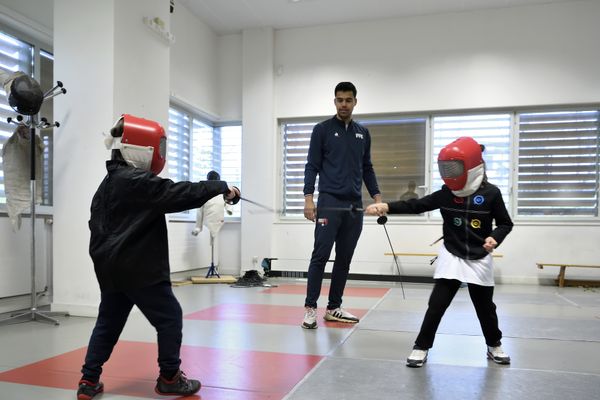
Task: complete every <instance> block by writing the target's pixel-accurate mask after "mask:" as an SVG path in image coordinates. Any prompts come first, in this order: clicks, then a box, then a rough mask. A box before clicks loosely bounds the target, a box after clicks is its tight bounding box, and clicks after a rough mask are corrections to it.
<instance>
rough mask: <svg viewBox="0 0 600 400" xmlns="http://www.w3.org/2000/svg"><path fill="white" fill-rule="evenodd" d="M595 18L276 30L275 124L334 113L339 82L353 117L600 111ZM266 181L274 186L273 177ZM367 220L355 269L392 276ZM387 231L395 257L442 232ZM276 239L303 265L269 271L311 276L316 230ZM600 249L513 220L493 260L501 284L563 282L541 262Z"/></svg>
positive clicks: (552, 228) (570, 10)
mask: <svg viewBox="0 0 600 400" xmlns="http://www.w3.org/2000/svg"><path fill="white" fill-rule="evenodd" d="M599 18H600V3H599V2H596V1H588V2H576V3H566V4H552V5H550V4H548V5H539V6H531V7H515V8H509V9H498V10H486V11H477V12H468V13H457V14H447V15H436V16H423V17H412V18H401V19H390V20H383V21H373V22H365V23H351V24H341V25H329V26H321V27H313V28H304V29H288V30H279V31H276V33H275V51H274V65H275V71H278V70H279V71H280V72H281V74H277V75H276V76H275V77H274V90H275V101H274V110H275V118H292V117H304V116H319V115H333V114H334V113H335V109H334V107H333V104H332V99H333V94H332V91H333V88H334V86H335V84H336V83H337V82H339V81H342V80H350V81H353V82H354V83H355V84H356V85H357V88H358V100H359V101H358V105H357V107H356V108H355V114H357V115H360V114H369V113H403V112H414V111H427V110H456V109H480V108H495V107H510V106H528V105H549V104H577V103H590V102H595V103H598V102H599V101H600V79H599V78H598V71H599V70H600V53H599V52H598V51H594V50H592V49H596V48H597V47H598V44H597V41H598V38H599V37H600V24H598V23H597V21H598V20H599ZM266 89H267V90H268V87H267V88H266ZM276 134H279V133H276ZM272 135H273V132H269V131H265V132H262V139H260V140H261V141H262V140H265V141H267V142H269V141H270V140H271V139H272ZM278 145H279V146H280V144H278ZM243 156H244V158H245V159H247V158H250V160H247V162H248V163H250V164H252V163H253V162H254V161H255V160H258V158H259V157H264V155H263V154H255V153H250V152H246V151H244V155H243ZM274 157H277V153H275V154H274ZM262 173H263V174H264V175H265V176H266V177H267V179H270V174H271V172H270V171H263V172H262ZM277 183H278V184H279V185H280V183H279V180H278V181H277ZM264 218H267V217H264ZM369 221H371V222H367V223H366V225H365V228H364V230H363V234H362V237H361V239H360V241H359V245H358V248H357V250H356V253H355V257H354V260H355V261H354V263H353V265H352V268H351V271H352V272H357V273H375V274H390V273H393V270H394V269H395V267H394V266H393V264H392V260H391V259H390V258H389V257H385V256H383V253H384V252H389V251H390V250H389V244H388V243H387V239H386V237H385V234H384V232H383V230H382V228H381V227H379V226H378V225H376V224H374V222H373V221H372V219H369ZM402 221H406V220H405V219H404V220H402ZM388 231H389V234H390V237H391V239H392V241H393V244H394V247H395V250H396V251H398V252H400V251H405V252H431V251H432V249H433V248H432V247H429V243H431V242H432V241H433V240H435V239H437V238H438V237H439V236H440V235H441V226H440V225H439V224H436V223H411V222H408V223H407V222H400V223H396V222H391V223H389V224H388ZM271 237H272V248H271V251H272V253H271V254H269V255H268V256H273V257H287V258H292V259H296V258H297V259H304V260H302V261H296V260H289V261H275V262H274V264H273V267H274V268H276V269H280V270H286V269H289V270H306V268H307V266H308V259H309V258H310V253H311V250H312V238H313V225H312V224H310V223H289V222H285V221H283V222H280V223H275V224H273V225H272V231H271ZM598 239H600V228H599V227H598V225H597V224H587V225H585V224H584V225H583V226H580V225H574V224H572V225H566V226H565V225H562V224H545V225H542V224H528V223H525V222H522V221H518V220H517V221H516V226H515V229H514V231H513V233H512V234H511V235H509V236H508V238H507V240H506V242H505V243H504V244H503V245H502V246H501V247H500V248H499V249H498V253H501V254H502V255H503V256H504V257H503V258H501V259H497V262H496V264H497V266H498V269H497V276H498V280H500V281H505V282H526V283H535V282H538V278H539V277H542V278H548V277H554V276H555V275H556V272H557V271H554V270H544V271H541V272H540V271H539V270H537V268H536V266H535V262H536V261H545V262H569V263H581V264H597V263H598V252H597V250H596V247H597V243H598ZM244 241H245V236H244V235H243V236H242V245H243V243H244ZM260 256H261V257H262V256H263V255H262V254H261V255H260ZM264 256H267V255H266V254H265V255H264ZM401 262H402V263H403V269H404V271H403V272H404V273H407V274H410V275H419V276H430V275H431V274H432V271H433V269H432V268H431V267H429V265H428V258H427V257H424V258H406V259H402V260H401ZM328 268H329V267H328ZM569 275H571V276H596V275H597V271H593V270H592V271H588V270H584V269H581V270H573V271H569Z"/></svg>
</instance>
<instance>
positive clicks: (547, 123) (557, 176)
mask: <svg viewBox="0 0 600 400" xmlns="http://www.w3.org/2000/svg"><path fill="white" fill-rule="evenodd" d="M518 118H519V168H518V170H519V172H518V197H517V198H518V203H517V204H518V214H519V215H524V216H532V215H570V216H598V168H599V163H598V157H599V151H598V149H599V146H600V143H599V131H598V120H599V111H598V110H573V111H556V112H532V113H520V114H518Z"/></svg>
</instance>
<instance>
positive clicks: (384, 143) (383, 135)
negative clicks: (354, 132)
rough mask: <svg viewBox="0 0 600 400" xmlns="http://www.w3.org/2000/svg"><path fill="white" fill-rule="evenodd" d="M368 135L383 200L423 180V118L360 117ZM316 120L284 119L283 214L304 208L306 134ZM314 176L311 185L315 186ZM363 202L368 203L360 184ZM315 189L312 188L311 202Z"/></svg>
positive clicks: (394, 196)
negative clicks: (367, 130) (293, 120)
mask: <svg viewBox="0 0 600 400" xmlns="http://www.w3.org/2000/svg"><path fill="white" fill-rule="evenodd" d="M357 122H359V123H361V124H362V125H364V126H366V127H367V128H368V129H369V132H370V134H371V162H372V163H373V168H374V169H375V175H376V176H377V183H378V184H379V190H380V191H381V194H382V198H383V201H392V200H397V199H398V198H399V197H400V196H401V195H402V194H403V193H404V192H405V191H406V190H407V187H408V185H409V183H410V182H411V181H412V182H414V183H415V184H416V185H418V186H422V185H423V184H424V182H425V162H424V161H423V154H425V145H426V126H427V125H426V122H427V120H426V118H423V117H422V118H387V119H386V118H378V119H360V120H357ZM316 124H317V121H306V122H287V123H286V122H284V123H283V124H282V134H283V177H284V179H283V180H284V182H283V188H284V190H283V192H284V202H283V204H284V207H283V215H285V216H302V215H303V210H304V193H303V191H302V190H303V188H304V167H305V165H306V157H307V155H308V147H309V145H310V136H311V134H312V130H313V127H314V126H315V125H316ZM318 179H319V177H318V175H317V182H316V184H315V188H317V187H318ZM362 196H363V205H367V204H370V203H371V202H372V199H371V196H370V195H369V193H368V191H367V189H366V187H365V185H364V184H363V195H362ZM317 197H318V191H317V190H316V189H315V194H314V198H315V201H316V199H317Z"/></svg>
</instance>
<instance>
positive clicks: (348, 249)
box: [302, 82, 381, 329]
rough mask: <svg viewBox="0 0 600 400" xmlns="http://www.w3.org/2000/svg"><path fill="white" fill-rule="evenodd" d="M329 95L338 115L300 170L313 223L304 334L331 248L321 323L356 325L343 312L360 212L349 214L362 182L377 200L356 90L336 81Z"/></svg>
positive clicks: (321, 127) (358, 202)
mask: <svg viewBox="0 0 600 400" xmlns="http://www.w3.org/2000/svg"><path fill="white" fill-rule="evenodd" d="M334 94H335V98H334V104H335V107H336V110H337V113H336V115H335V116H333V118H330V119H328V120H326V121H323V122H320V123H318V124H317V125H315V127H314V129H313V132H312V136H311V138H310V147H309V149H308V158H307V162H306V168H305V170H304V216H305V217H306V218H307V219H309V220H311V221H313V222H315V221H316V225H315V243H314V247H313V252H312V256H311V260H310V265H309V267H308V283H307V288H306V300H305V302H304V306H305V313H304V320H303V321H302V327H303V328H306V329H315V328H316V327H317V300H318V299H319V295H320V293H321V284H322V282H323V273H324V271H325V264H326V263H327V261H328V259H329V256H330V254H331V250H332V248H333V244H334V243H335V262H334V264H333V271H332V276H331V286H330V289H329V301H328V304H327V310H326V311H325V320H328V321H340V322H348V323H357V322H358V318H357V317H356V316H354V315H352V314H350V313H349V312H348V311H345V310H344V309H342V296H343V295H344V288H345V287H346V280H347V279H348V271H349V269H350V261H351V260H352V255H353V254H354V249H355V248H356V243H357V242H358V238H359V237H360V233H361V231H362V225H363V213H362V212H352V211H351V210H352V209H353V208H362V182H363V180H364V182H365V185H366V187H367V190H368V191H369V194H370V195H371V197H372V198H373V199H374V201H375V202H376V203H378V202H380V201H381V194H380V192H379V187H378V185H377V178H376V177H375V171H374V170H373V164H372V163H371V136H370V134H369V130H368V129H367V128H365V127H364V126H362V125H360V124H359V123H357V122H355V121H353V120H352V111H353V110H354V107H355V106H356V87H355V86H354V85H353V84H352V83H351V82H340V83H339V84H338V85H337V86H336V87H335V91H334ZM317 175H319V200H318V207H315V203H314V200H313V193H314V190H315V181H316V178H317ZM346 210H347V211H346Z"/></svg>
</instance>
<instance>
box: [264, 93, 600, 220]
mask: <svg viewBox="0 0 600 400" xmlns="http://www.w3.org/2000/svg"><path fill="white" fill-rule="evenodd" d="M584 109H588V110H590V109H591V110H599V111H600V103H586V104H562V105H552V106H529V107H498V108H486V109H476V110H468V109H465V110H450V111H435V112H423V113H386V114H382V115H377V114H375V115H369V114H365V115H354V116H353V119H354V120H356V121H359V122H360V121H361V120H365V119H372V118H373V117H375V118H377V119H383V118H386V117H387V118H390V119H404V118H411V117H412V118H419V117H424V118H425V119H426V133H425V134H426V140H425V154H424V157H423V158H424V162H425V186H426V187H425V191H424V195H428V194H431V193H432V192H434V191H435V190H438V189H439V188H432V186H431V185H432V184H433V182H434V181H435V179H434V178H435V177H434V175H435V174H437V169H435V168H434V163H433V160H432V157H433V155H432V153H433V119H434V118H435V117H440V116H468V115H479V114H483V115H485V114H509V115H510V123H509V125H510V126H509V130H510V132H509V143H508V146H507V149H508V151H509V152H510V154H509V156H508V159H509V165H510V166H509V171H508V189H507V193H506V196H508V198H507V199H505V202H506V203H507V208H508V211H509V214H510V216H511V218H512V219H513V221H515V222H520V223H524V224H542V225H544V224H560V225H573V224H575V225H577V224H586V225H589V224H592V225H600V201H599V202H598V204H597V205H596V207H597V208H596V216H595V217H590V216H573V215H563V216H559V215H544V216H532V215H519V214H518V203H519V198H518V184H519V176H518V173H519V136H520V135H519V114H522V113H532V112H543V113H550V112H556V111H562V112H565V111H576V110H584ZM326 118H328V117H327V116H321V117H317V116H315V117H302V118H280V119H278V120H277V126H278V131H279V135H278V137H279V147H278V148H279V152H278V159H279V160H278V161H279V175H280V180H279V182H278V183H279V190H278V198H279V201H280V202H281V203H280V204H281V205H282V207H281V210H282V211H281V212H280V213H278V214H277V216H276V218H277V221H278V222H281V223H297V222H299V221H303V216H302V215H286V214H285V213H284V212H285V202H286V183H285V147H284V146H285V143H284V140H285V138H284V135H285V127H286V124H290V123H306V122H312V121H318V122H320V121H323V120H325V119H326ZM599 125H600V123H599ZM598 129H599V132H598V135H599V136H600V126H599V128H598ZM599 147H600V144H599ZM598 152H599V153H598V154H597V163H598V165H597V167H596V169H597V170H598V171H599V173H598V175H597V179H599V178H598V176H600V149H599V150H598ZM375 173H377V171H375ZM492 183H493V182H492ZM597 187H598V191H597V194H596V196H597V198H600V182H599V183H597ZM363 200H364V199H363ZM425 214H426V215H425ZM425 214H424V215H421V216H413V215H394V216H390V219H389V221H390V222H391V223H394V222H395V221H404V222H409V221H417V223H425V224H439V223H440V218H439V217H436V216H434V215H432V214H434V213H433V212H432V213H425ZM365 223H374V222H369V220H365Z"/></svg>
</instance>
